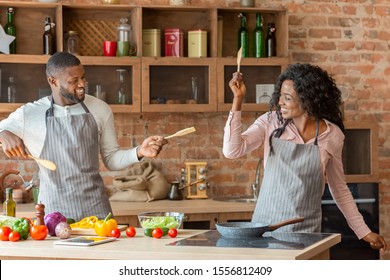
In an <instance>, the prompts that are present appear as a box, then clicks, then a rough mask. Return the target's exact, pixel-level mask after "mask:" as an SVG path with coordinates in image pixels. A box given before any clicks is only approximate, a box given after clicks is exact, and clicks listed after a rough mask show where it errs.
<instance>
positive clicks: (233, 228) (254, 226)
mask: <svg viewBox="0 0 390 280" xmlns="http://www.w3.org/2000/svg"><path fill="white" fill-rule="evenodd" d="M303 220H304V218H302V217H299V218H294V219H290V220H285V221H282V222H280V223H277V224H273V225H266V224H263V223H254V222H227V223H220V224H215V226H216V227H217V231H218V232H219V233H220V234H221V235H222V236H223V237H227V238H248V237H261V236H262V235H263V234H264V232H266V231H274V230H276V229H278V228H280V227H283V226H286V225H291V224H296V223H300V222H303Z"/></svg>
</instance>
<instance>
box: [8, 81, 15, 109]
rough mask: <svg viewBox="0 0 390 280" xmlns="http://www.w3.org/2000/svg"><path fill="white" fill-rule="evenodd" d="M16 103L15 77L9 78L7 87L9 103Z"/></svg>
mask: <svg viewBox="0 0 390 280" xmlns="http://www.w3.org/2000/svg"><path fill="white" fill-rule="evenodd" d="M15 101H16V87H15V79H14V77H9V83H8V87H7V102H8V103H15Z"/></svg>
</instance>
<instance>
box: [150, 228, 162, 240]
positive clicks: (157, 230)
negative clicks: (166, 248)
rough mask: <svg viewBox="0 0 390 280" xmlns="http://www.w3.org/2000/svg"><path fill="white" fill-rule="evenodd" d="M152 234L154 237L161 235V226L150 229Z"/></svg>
mask: <svg viewBox="0 0 390 280" xmlns="http://www.w3.org/2000/svg"><path fill="white" fill-rule="evenodd" d="M152 236H153V237H154V238H161V236H163V231H162V229H161V228H155V229H154V230H153V231H152Z"/></svg>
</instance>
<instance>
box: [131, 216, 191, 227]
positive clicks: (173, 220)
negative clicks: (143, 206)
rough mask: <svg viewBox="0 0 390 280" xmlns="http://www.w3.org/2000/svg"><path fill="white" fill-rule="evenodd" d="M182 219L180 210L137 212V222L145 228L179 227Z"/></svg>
mask: <svg viewBox="0 0 390 280" xmlns="http://www.w3.org/2000/svg"><path fill="white" fill-rule="evenodd" d="M183 219H184V213H181V212H143V213H139V214H138V221H139V224H140V225H141V227H142V228H143V229H147V228H156V227H159V228H163V227H166V228H179V227H180V226H181V223H182V222H183Z"/></svg>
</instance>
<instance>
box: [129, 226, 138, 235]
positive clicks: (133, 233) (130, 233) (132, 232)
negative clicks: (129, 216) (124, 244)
mask: <svg viewBox="0 0 390 280" xmlns="http://www.w3.org/2000/svg"><path fill="white" fill-rule="evenodd" d="M136 233H137V231H136V230H135V228H133V227H128V228H127V229H126V235H127V236H128V237H134V236H135V234H136Z"/></svg>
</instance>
